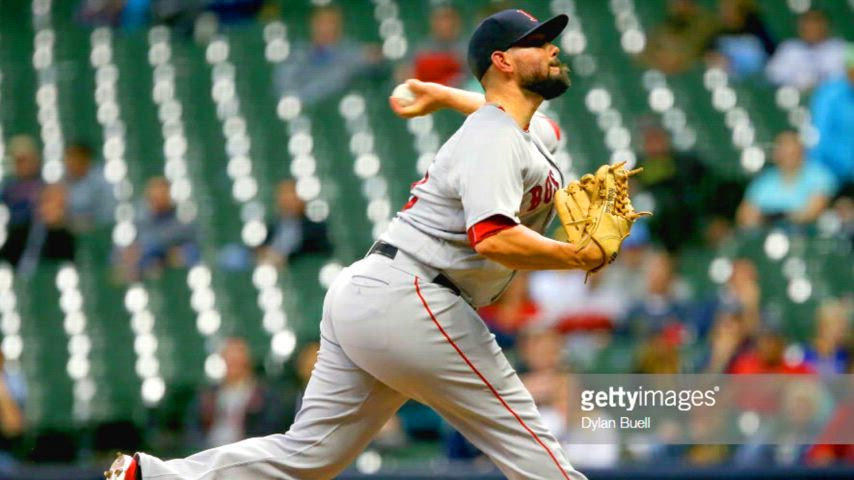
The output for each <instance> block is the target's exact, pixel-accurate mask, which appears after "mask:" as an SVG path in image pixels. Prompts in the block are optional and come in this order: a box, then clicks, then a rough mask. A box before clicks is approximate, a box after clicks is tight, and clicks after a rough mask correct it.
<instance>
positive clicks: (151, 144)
mask: <svg viewBox="0 0 854 480" xmlns="http://www.w3.org/2000/svg"><path fill="white" fill-rule="evenodd" d="M508 7H514V8H515V7H520V8H525V9H526V10H528V11H530V12H531V13H533V14H534V15H536V16H538V17H541V18H543V17H548V16H551V15H554V14H557V13H567V14H568V15H569V16H570V23H569V26H568V27H567V29H566V31H565V32H564V33H563V35H562V36H561V37H559V38H558V39H557V40H556V41H555V43H556V44H557V45H558V46H559V47H560V48H561V51H562V53H561V55H562V56H563V58H564V60H565V61H566V62H567V63H568V64H569V65H570V68H571V71H572V76H573V86H572V87H571V89H570V91H569V92H568V93H567V94H566V95H564V96H563V97H562V98H559V99H555V100H553V101H552V102H548V103H547V104H546V105H544V107H543V110H544V111H545V112H546V113H547V114H548V115H549V116H551V117H552V118H553V119H554V120H556V121H557V122H558V124H559V125H560V126H561V140H562V143H561V146H560V149H559V152H558V154H557V160H558V162H559V166H560V167H561V168H562V169H563V170H564V171H565V173H566V174H567V175H569V176H570V177H575V176H579V175H581V174H583V173H586V172H588V171H592V170H594V169H595V168H596V167H597V166H598V165H601V164H602V163H605V162H618V161H623V160H626V161H628V162H629V163H630V164H632V165H637V166H643V167H644V169H645V170H644V172H643V174H642V175H640V176H638V177H637V181H636V184H635V185H634V190H633V192H634V195H635V197H634V199H633V202H634V204H635V207H636V208H638V209H641V210H653V211H655V216H653V217H651V218H650V219H648V220H647V219H645V220H643V221H641V222H639V223H638V224H637V225H636V226H635V228H634V230H633V232H632V234H631V236H630V237H629V238H628V239H627V240H626V242H625V244H624V248H623V252H622V254H621V256H620V258H619V259H618V261H617V262H616V263H615V264H613V265H611V266H610V267H608V268H607V269H605V270H604V271H603V272H601V273H598V274H596V275H592V276H591V277H590V279H589V281H587V282H585V275H584V273H583V272H581V273H579V272H532V273H527V272H521V273H520V274H519V275H517V277H516V279H515V280H514V282H513V283H512V284H511V286H510V288H509V289H508V291H507V292H506V293H505V295H504V296H503V297H502V298H501V300H500V301H499V302H498V303H497V304H495V305H492V306H490V307H486V308H484V309H483V310H482V312H481V313H482V316H483V318H484V320H485V321H486V322H487V323H488V324H489V326H490V327H491V328H492V329H493V331H494V332H495V335H496V336H497V338H498V340H499V343H500V344H501V346H502V347H503V348H504V350H505V352H506V354H507V355H508V357H509V358H510V359H511V361H512V362H513V363H514V364H515V365H516V367H517V369H518V371H519V372H520V375H521V377H522V379H523V381H524V382H525V384H526V385H527V387H528V388H529V390H530V391H531V393H532V395H533V396H534V398H535V400H536V402H537V403H538V406H539V408H540V411H541V413H542V414H543V416H544V418H545V419H546V421H547V423H548V424H549V427H550V428H551V430H552V432H554V433H555V434H556V435H557V436H558V437H559V438H560V439H561V440H562V441H564V442H566V444H567V451H568V453H569V456H570V458H571V460H572V461H573V463H574V464H575V465H576V466H577V467H578V468H580V469H582V470H584V469H585V468H588V467H593V468H604V469H609V468H612V469H613V468H616V469H619V468H620V467H624V466H627V465H655V466H662V465H685V466H691V467H700V466H704V467H706V466H715V465H739V466H756V465H764V466H769V467H770V466H773V465H780V466H806V467H816V468H819V467H825V466H829V465H837V466H838V465H849V466H850V465H852V464H854V446H852V445H825V444H823V443H822V441H821V440H822V435H825V434H827V432H829V431H831V430H832V429H833V428H838V426H839V425H846V423H845V422H848V423H847V424H848V425H850V424H851V422H852V418H854V405H852V404H851V403H850V402H849V403H848V404H844V403H843V404H827V402H823V401H822V399H823V397H821V395H820V392H818V391H803V390H799V391H792V392H787V393H786V395H783V396H782V397H781V398H780V399H779V402H778V404H774V405H772V406H769V407H768V411H767V412H764V413H763V414H766V415H768V416H769V418H771V417H775V416H776V417H780V416H782V417H785V418H788V419H791V420H792V421H797V422H800V423H802V424H803V425H807V426H808V431H810V432H811V433H812V435H813V436H814V439H815V441H814V442H813V444H811V445H790V444H783V445H762V444H761V442H759V444H752V445H706V444H702V438H703V437H702V435H701V434H699V433H698V437H697V438H698V444H696V445H681V446H667V445H665V444H664V443H663V442H656V440H655V438H653V439H647V441H645V442H644V443H643V444H636V443H633V442H631V441H630V440H629V439H627V438H621V436H620V435H619V433H617V432H613V431H612V432H605V433H604V434H603V435H604V436H603V437H602V438H601V439H600V442H599V443H598V444H596V445H575V444H573V442H572V439H573V436H574V435H575V434H576V433H577V430H576V429H577V418H576V416H577V413H576V412H577V406H575V405H573V402H575V401H577V395H575V394H574V393H573V392H576V390H577V389H578V385H577V383H576V382H575V380H574V377H573V374H575V373H656V374H669V373H731V374H757V373H777V374H792V375H795V374H806V375H817V376H831V375H839V374H846V373H847V374H851V373H854V360H852V354H854V342H853V341H852V340H854V336H852V333H851V332H852V330H851V321H852V318H854V317H852V315H853V314H854V252H852V241H854V43H852V42H854V2H852V1H850V0H813V1H810V0H786V1H784V0H635V1H633V0H607V1H605V0H602V1H599V0H574V1H573V0H552V1H545V0H543V1H536V2H535V1H519V2H504V1H489V0H474V1H462V0H459V1H432V0H431V1H428V0H417V1H415V0H397V1H395V0H348V1H340V2H329V1H320V0H315V1H311V2H309V1H308V0H303V1H298V0H82V1H77V2H74V1H58V0H54V1H51V0H34V1H32V2H28V1H24V0H21V1H2V2H0V158H2V159H3V163H2V168H0V175H2V186H0V197H2V207H0V244H2V245H1V247H2V248H0V259H2V262H3V263H2V265H0V334H2V343H0V347H2V348H0V352H2V358H3V359H4V360H3V363H2V365H3V371H2V375H0V475H2V474H4V473H5V474H14V472H16V471H18V469H20V468H23V467H22V466H24V467H25V466H26V465H29V464H33V463H39V464H45V463H63V462H65V463H75V464H94V463H97V462H99V461H101V460H102V458H104V457H105V456H108V455H109V454H110V453H111V452H112V451H114V450H116V449H124V450H127V451H134V450H138V449H144V450H146V451H150V452H152V453H156V454H159V455H164V456H167V457H168V456H177V455H184V454H187V453H190V452H193V451H196V450H198V449H202V448H206V447H210V446H215V445H221V444H224V443H229V442H233V441H236V440H238V439H241V438H244V437H247V436H255V435H265V434H269V433H276V432H283V431H285V430H287V428H288V426H289V425H290V422H291V421H292V420H293V417H294V414H295V412H296V411H297V409H298V408H299V405H300V397H301V392H302V389H303V387H304V386H305V384H306V382H307V380H308V378H309V376H310V372H311V368H312V365H313V363H314V359H315V358H316V354H317V348H318V344H317V340H318V336H319V332H318V322H319V319H320V305H321V302H322V298H323V294H324V291H325V288H326V287H327V286H328V285H329V284H330V282H331V281H332V279H334V277H335V275H336V274H337V272H339V271H340V270H341V268H342V267H343V266H346V265H347V264H349V263H350V262H352V261H354V260H355V259H357V258H359V257H361V256H362V255H364V253H365V252H366V251H367V249H368V247H369V246H370V245H371V243H372V241H373V240H374V238H376V236H377V235H378V233H380V232H382V230H383V229H384V227H385V225H386V224H387V222H388V221H389V220H390V218H392V217H393V215H394V213H395V212H396V211H397V210H398V209H399V208H400V207H401V206H402V205H403V204H404V203H405V201H406V198H407V195H408V185H409V184H410V183H411V182H413V181H415V180H417V179H418V178H420V176H421V175H422V174H423V172H424V170H425V169H426V166H427V165H428V164H429V162H430V160H431V159H432V156H433V154H434V153H435V151H436V150H437V149H438V148H439V146H440V145H441V143H442V142H443V141H444V139H446V138H447V137H448V136H449V135H450V134H451V133H452V132H453V131H454V130H455V129H456V128H457V127H458V126H459V125H460V124H461V122H462V121H463V117H462V115H460V114H458V113H456V112H447V111H443V112H437V113H435V114H433V115H431V116H429V117H422V118H417V119H413V120H409V121H406V120H403V119H400V118H397V117H395V116H394V115H393V113H392V112H391V111H390V109H389V108H388V104H387V97H388V95H389V92H390V91H391V89H392V88H393V86H394V85H395V84H397V83H399V82H400V81H402V80H404V79H406V78H419V79H421V80H425V81H432V82H439V83H443V84H446V85H451V86H456V87H460V88H465V89H470V90H478V89H479V88H480V87H479V85H478V84H477V82H475V81H474V80H473V78H472V76H471V75H470V73H469V71H468V68H467V65H466V60H465V51H466V44H467V38H468V34H469V33H470V32H471V30H472V29H473V28H474V27H475V26H476V25H477V22H478V21H479V19H481V18H483V17H484V16H486V15H488V14H490V13H492V12H495V11H498V10H501V9H504V8H508ZM805 428H806V427H805ZM449 461H451V462H457V461H458V462H466V463H468V464H471V465H475V466H483V465H485V464H486V463H487V462H486V460H485V459H484V458H482V456H481V454H480V452H478V451H477V450H476V449H475V448H474V447H472V446H471V445H470V444H469V443H468V442H467V441H466V440H465V439H464V438H462V437H461V436H460V435H459V434H458V433H456V432H455V431H453V430H452V429H451V428H450V427H449V426H448V425H447V424H445V423H444V422H443V421H442V420H441V418H440V417H438V416H437V415H436V414H435V413H433V412H432V411H430V410H429V409H427V408H426V407H423V406H421V405H419V404H416V403H414V402H411V403H408V404H406V405H405V406H404V407H403V408H402V409H401V411H400V412H399V413H398V415H397V416H395V417H394V418H393V419H392V420H391V421H390V422H389V423H388V424H387V425H386V426H385V428H384V429H383V431H382V433H381V434H380V436H379V437H378V438H377V439H376V440H375V441H374V442H373V443H372V445H371V446H370V448H369V451H368V453H367V454H365V455H363V456H362V457H360V460H359V462H357V465H356V467H357V468H358V469H359V470H360V471H363V472H372V471H375V470H376V469H378V468H380V467H382V468H387V467H389V466H390V465H391V466H394V467H396V468H405V467H406V466H407V465H421V466H423V465H428V466H433V467H435V468H438V467H437V465H445V464H447V462H449ZM431 468H432V467H431Z"/></svg>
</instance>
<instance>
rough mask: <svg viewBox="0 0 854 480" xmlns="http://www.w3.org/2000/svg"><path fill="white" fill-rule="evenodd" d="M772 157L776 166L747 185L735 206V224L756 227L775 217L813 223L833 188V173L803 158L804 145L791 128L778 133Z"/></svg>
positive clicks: (801, 222) (799, 222)
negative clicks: (737, 205) (737, 204)
mask: <svg viewBox="0 0 854 480" xmlns="http://www.w3.org/2000/svg"><path fill="white" fill-rule="evenodd" d="M773 157H774V163H775V164H776V165H775V166H773V167H770V168H768V169H766V170H765V171H763V172H762V173H760V174H759V175H758V176H757V177H755V178H754V179H753V180H752V181H751V182H750V185H749V186H748V187H747V192H746V193H745V195H744V200H743V201H742V203H741V205H740V206H739V208H738V214H737V221H738V224H739V225H740V226H742V227H755V226H759V225H761V224H762V223H763V222H766V221H776V220H787V221H789V222H792V223H796V224H804V223H812V222H814V221H815V220H816V218H818V216H819V215H820V214H821V212H822V211H823V210H824V209H825V207H827V205H828V201H829V200H830V198H831V197H833V194H834V192H835V190H836V180H835V179H834V178H833V174H832V173H830V172H829V171H828V170H827V168H825V167H824V166H823V165H822V164H820V163H817V162H805V161H804V148H803V145H801V141H800V139H799V138H798V134H797V132H795V131H792V130H787V131H784V132H782V133H780V134H778V135H777V137H776V139H775V141H774V153H773Z"/></svg>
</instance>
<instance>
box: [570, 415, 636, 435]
mask: <svg viewBox="0 0 854 480" xmlns="http://www.w3.org/2000/svg"><path fill="white" fill-rule="evenodd" d="M650 427H652V420H651V419H650V417H640V418H631V417H620V418H619V419H614V418H610V417H586V416H584V417H581V428H582V429H584V430H590V431H591V432H595V431H596V430H616V429H620V430H649V428H650Z"/></svg>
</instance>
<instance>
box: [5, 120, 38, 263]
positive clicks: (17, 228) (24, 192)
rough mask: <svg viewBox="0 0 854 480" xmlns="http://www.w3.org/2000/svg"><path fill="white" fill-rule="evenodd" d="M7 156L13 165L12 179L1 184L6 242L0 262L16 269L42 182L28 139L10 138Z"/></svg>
mask: <svg viewBox="0 0 854 480" xmlns="http://www.w3.org/2000/svg"><path fill="white" fill-rule="evenodd" d="M9 155H10V156H11V157H12V162H13V164H14V176H12V177H11V178H9V179H8V180H4V181H3V186H2V194H0V198H2V200H3V205H5V207H6V208H7V209H8V210H9V222H8V224H7V232H6V241H5V243H3V247H2V248H0V258H2V259H4V260H6V261H8V262H9V263H11V264H12V265H17V264H18V261H19V260H20V259H21V255H22V254H23V253H24V248H26V243H27V236H28V235H29V232H30V226H31V224H32V222H33V217H34V215H35V210H36V204H37V203H38V199H39V193H40V192H41V190H42V187H44V182H43V181H42V178H41V159H40V157H39V151H38V147H37V146H36V142H35V141H34V140H33V139H32V137H29V136H26V135H18V136H15V137H12V139H11V140H10V141H9Z"/></svg>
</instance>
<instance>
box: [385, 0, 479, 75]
mask: <svg viewBox="0 0 854 480" xmlns="http://www.w3.org/2000/svg"><path fill="white" fill-rule="evenodd" d="M467 48H468V41H467V40H466V39H465V38H463V36H462V18H461V17H460V12H459V11H458V10H457V9H456V7H454V6H453V5H452V4H450V3H442V4H439V5H438V6H436V7H434V8H433V10H432V11H431V12H430V38H428V39H426V40H424V41H422V42H421V43H420V44H419V45H417V46H416V47H415V49H414V50H413V51H414V52H415V53H414V55H413V56H412V58H411V63H410V64H409V65H406V66H405V68H404V69H403V70H402V71H398V72H397V77H398V79H399V80H401V81H402V80H404V79H407V78H411V77H414V78H417V79H418V80H422V81H425V82H437V83H441V84H444V85H451V86H457V85H459V84H460V83H462V80H463V79H464V78H465V76H466V75H467V73H468V67H467V64H466V52H467Z"/></svg>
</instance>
